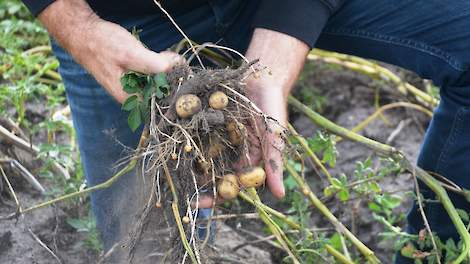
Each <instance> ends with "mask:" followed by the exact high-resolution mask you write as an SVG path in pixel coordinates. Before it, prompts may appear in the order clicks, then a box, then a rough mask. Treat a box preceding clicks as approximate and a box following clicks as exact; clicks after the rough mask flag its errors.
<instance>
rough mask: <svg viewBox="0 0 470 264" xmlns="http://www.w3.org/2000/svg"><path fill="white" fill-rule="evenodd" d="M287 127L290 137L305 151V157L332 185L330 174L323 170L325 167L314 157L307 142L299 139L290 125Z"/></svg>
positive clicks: (302, 138)
mask: <svg viewBox="0 0 470 264" xmlns="http://www.w3.org/2000/svg"><path fill="white" fill-rule="evenodd" d="M287 127H288V129H289V130H290V131H291V133H292V135H293V136H294V138H295V139H296V140H297V141H299V143H300V145H301V146H302V148H303V149H304V150H305V153H306V154H307V156H308V157H309V158H310V159H311V160H312V161H313V163H314V164H315V165H316V166H318V167H319V168H320V170H321V171H322V172H323V173H324V174H325V176H326V178H327V179H328V182H330V184H333V181H332V178H333V177H332V176H331V174H330V172H328V170H327V169H326V168H325V166H323V164H322V162H321V161H320V159H319V158H318V157H317V155H315V153H314V152H313V151H312V149H311V148H310V147H309V146H308V143H307V140H305V138H304V137H301V136H299V134H298V133H297V131H295V128H294V127H293V126H292V125H291V124H287Z"/></svg>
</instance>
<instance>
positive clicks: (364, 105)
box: [0, 63, 428, 264]
mask: <svg viewBox="0 0 470 264" xmlns="http://www.w3.org/2000/svg"><path fill="white" fill-rule="evenodd" d="M393 70H396V69H393ZM412 77H413V78H414V76H412ZM304 79H305V81H304V85H308V86H309V87H314V89H315V90H316V91H317V92H318V94H321V95H323V96H325V97H326V99H327V100H326V104H325V106H324V109H323V110H324V111H323V114H324V115H325V116H326V117H328V118H330V119H331V120H333V121H335V122H337V123H338V124H340V125H343V126H345V127H348V128H351V127H353V126H354V125H356V124H357V123H359V122H360V121H362V120H363V119H364V118H365V117H367V116H368V115H370V114H371V113H373V112H374V111H375V107H374V89H371V87H377V85H378V84H377V83H374V82H373V81H371V80H370V79H369V78H367V77H364V76H361V75H358V74H356V73H353V72H350V71H345V70H338V69H337V68H331V67H327V66H325V65H324V64H321V63H317V64H316V66H315V67H314V69H313V70H312V69H311V67H310V68H309V69H308V71H307V72H306V73H304ZM380 87H381V88H382V89H384V91H385V92H384V93H383V95H382V97H381V103H382V104H383V103H386V102H389V101H391V99H392V97H394V98H393V99H396V98H395V97H396V96H397V93H396V92H394V87H387V86H384V84H380ZM299 88H300V87H299ZM387 91H392V92H387ZM384 115H385V117H386V118H387V120H388V121H389V124H388V125H387V124H385V123H384V122H383V121H382V120H380V119H378V120H376V121H374V122H372V123H371V124H370V125H369V126H368V127H367V128H366V129H365V130H364V131H363V132H362V134H363V135H366V136H368V137H371V138H373V139H377V140H379V141H382V142H385V141H387V139H390V138H389V137H390V135H391V134H392V133H393V132H394V131H395V130H396V129H397V127H398V126H399V124H400V122H404V125H403V128H402V129H401V130H400V131H398V133H397V136H396V137H395V138H394V139H392V140H391V142H389V143H390V144H392V145H394V146H396V147H397V148H398V149H401V150H402V151H404V152H405V153H406V154H407V155H408V156H409V157H410V158H411V159H412V161H415V160H416V157H417V153H418V151H419V146H420V142H421V139H422V137H423V131H424V130H425V127H426V125H427V122H428V120H427V119H426V118H425V117H424V116H423V115H422V114H419V113H418V114H416V112H408V111H404V110H392V111H389V112H387V113H386V114H384ZM291 121H292V122H293V123H294V125H295V127H296V128H297V129H298V131H299V132H300V133H301V134H304V135H313V133H314V131H315V130H316V127H315V126H314V125H312V124H311V122H310V121H308V120H307V119H306V118H305V117H299V116H297V115H296V114H295V113H293V114H292V115H291ZM337 148H338V151H339V153H340V156H339V158H338V163H337V165H336V167H335V169H333V170H332V174H333V175H338V174H339V173H340V172H344V173H352V171H353V170H354V166H355V162H356V161H359V160H364V159H365V158H367V157H368V156H369V155H371V154H372V153H371V151H369V150H367V149H366V148H364V147H361V146H359V145H357V144H355V143H351V142H348V141H342V142H341V143H339V144H338V145H337ZM9 176H10V178H15V177H16V176H14V175H13V174H9ZM310 181H311V182H312V183H317V182H318V178H315V177H312V178H311V180H310ZM13 185H14V188H15V190H16V191H17V195H18V196H19V197H20V200H21V202H22V203H23V204H24V205H31V204H34V203H37V202H39V201H41V200H44V197H43V196H41V195H40V194H39V193H37V192H36V191H34V190H33V189H32V188H31V187H30V185H29V184H28V183H27V182H25V181H23V180H21V179H17V177H16V178H15V180H14V181H13ZM381 185H382V186H384V187H385V188H386V189H387V190H389V191H398V190H400V192H398V193H397V194H398V195H402V196H403V197H404V198H406V199H405V200H406V202H405V203H404V204H403V207H402V208H400V209H399V210H397V213H404V212H406V210H407V207H408V206H409V205H410V199H409V198H408V196H406V195H405V192H406V191H407V190H411V189H412V186H413V185H412V180H411V178H410V176H409V175H407V174H404V175H400V176H398V177H396V178H387V179H384V180H383V182H381ZM46 187H50V186H48V185H46ZM266 193H267V192H266ZM0 197H1V198H2V200H3V202H1V201H0V216H4V215H7V214H9V213H11V212H12V210H14V203H13V201H12V199H11V198H10V197H8V195H6V192H5V191H4V192H3V193H2V194H1V196H0ZM264 199H265V200H270V201H271V202H270V203H271V204H272V205H274V206H275V207H278V208H281V207H282V205H281V204H280V203H279V202H277V201H275V200H274V199H273V198H272V197H270V196H269V194H265V195H264ZM333 205H334V207H333V208H334V211H333V212H334V213H335V214H336V213H337V215H338V214H339V215H338V216H339V217H340V218H341V219H342V220H343V221H345V224H346V225H348V226H349V224H348V223H350V222H351V220H352V219H354V222H355V230H353V231H355V232H356V233H357V234H358V236H359V238H360V239H361V240H363V241H364V242H365V243H366V244H367V245H368V246H370V247H371V248H372V249H373V250H377V253H378V255H379V257H380V259H382V260H383V261H384V263H390V259H391V256H392V254H393V251H392V250H391V245H390V244H387V243H383V242H380V239H379V238H378V237H377V235H376V234H378V233H379V232H380V231H382V230H383V228H382V226H381V225H379V224H377V223H376V222H373V221H372V220H371V218H370V217H369V215H368V214H362V213H360V212H361V211H364V210H366V205H365V204H359V205H358V207H357V208H358V211H359V213H358V212H356V213H354V214H351V212H348V210H344V208H342V207H341V205H340V204H339V205H338V204H333ZM341 209H343V210H341ZM79 210H80V208H73V209H69V208H65V207H63V206H62V205H60V206H59V208H57V209H53V208H47V209H42V210H39V211H36V212H33V213H32V214H29V215H26V216H25V218H24V220H23V219H18V220H16V219H12V220H1V221H0V263H5V264H9V263H38V264H39V263H57V261H56V260H55V259H54V257H53V256H52V255H51V254H50V253H48V252H47V251H46V250H45V249H44V248H43V247H41V246H40V244H39V243H38V242H37V241H35V240H34V239H33V237H32V236H31V234H30V233H29V232H28V228H31V230H32V231H33V232H34V233H35V234H36V235H37V236H38V237H39V238H40V239H41V240H42V241H43V242H44V243H45V244H46V245H48V246H49V247H50V248H51V249H53V251H54V252H55V253H56V254H57V255H58V256H59V257H60V258H61V259H62V260H63V263H70V264H79V263H95V262H96V261H97V259H98V254H97V253H96V252H93V251H92V250H90V249H88V248H87V247H85V246H84V244H83V239H84V237H85V235H84V234H82V233H80V232H76V231H75V230H74V229H73V228H72V227H70V226H69V225H68V224H67V223H66V222H65V219H66V218H67V217H70V216H71V215H76V214H77V211H79ZM313 215H315V214H313ZM351 215H352V216H351ZM227 224H228V225H225V224H223V223H218V225H219V228H218V241H219V242H218V243H217V247H218V250H219V251H218V252H220V256H222V257H223V259H221V260H220V263H266V264H267V263H280V259H281V257H282V254H281V253H280V252H279V250H276V249H274V248H273V247H272V246H269V245H267V244H266V243H255V244H250V243H248V242H249V241H253V237H252V236H247V235H246V233H243V232H239V231H238V230H240V229H242V228H245V229H247V230H251V231H253V232H255V233H257V234H258V235H259V236H265V234H263V232H262V226H261V224H259V223H258V222H257V221H246V220H231V221H227ZM229 226H230V227H229ZM54 240H55V243H54ZM379 242H380V243H379ZM54 244H55V245H54ZM240 244H248V245H247V246H244V247H241V248H238V249H237V246H238V245H240ZM234 249H237V250H234ZM261 260H262V261H264V262H261Z"/></svg>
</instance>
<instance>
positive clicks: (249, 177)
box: [239, 167, 266, 188]
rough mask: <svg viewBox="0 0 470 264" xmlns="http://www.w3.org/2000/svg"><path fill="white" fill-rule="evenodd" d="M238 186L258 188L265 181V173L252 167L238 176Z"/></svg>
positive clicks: (258, 168)
mask: <svg viewBox="0 0 470 264" xmlns="http://www.w3.org/2000/svg"><path fill="white" fill-rule="evenodd" d="M239 180H240V184H241V185H242V186H243V187H245V188H250V187H260V186H261V185H263V184H264V181H265V180H266V173H265V172H264V170H263V168H261V167H253V168H251V169H248V170H246V171H244V172H243V173H241V174H240V175H239Z"/></svg>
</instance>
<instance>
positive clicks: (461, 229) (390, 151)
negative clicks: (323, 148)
mask: <svg viewBox="0 0 470 264" xmlns="http://www.w3.org/2000/svg"><path fill="white" fill-rule="evenodd" d="M289 103H290V104H291V105H292V106H294V107H295V108H297V109H298V110H300V111H301V112H302V113H304V114H305V115H307V117H309V118H310V119H311V120H312V121H313V122H314V123H316V124H317V125H319V126H321V127H323V128H325V129H326V130H328V131H330V132H332V133H334V134H337V135H339V136H342V137H344V138H347V139H350V140H352V141H356V142H358V143H361V144H363V145H365V146H367V147H369V148H371V149H373V150H375V151H377V152H378V153H381V154H384V155H386V156H389V157H391V158H393V159H394V160H396V161H398V162H400V163H401V164H402V165H403V167H404V168H405V169H406V170H408V171H409V172H411V173H414V174H415V175H416V176H417V177H418V178H419V179H420V180H421V181H423V182H424V184H426V185H427V186H428V187H429V188H430V189H431V190H432V191H433V192H434V193H435V194H436V196H437V198H438V199H439V201H440V202H441V203H442V205H443V206H444V209H445V210H446V211H447V214H448V215H449V217H450V219H451V220H452V223H453V224H454V226H455V228H456V229H457V232H458V233H459V235H460V238H461V239H462V241H463V243H464V246H463V249H462V252H461V254H460V255H459V257H458V258H457V260H455V261H454V262H453V264H458V263H461V262H462V261H463V260H464V259H468V258H469V257H470V233H469V232H468V231H467V229H466V227H465V225H464V224H463V222H462V219H461V218H460V216H459V214H458V213H457V210H456V208H455V206H454V205H453V204H452V202H451V200H450V198H449V196H448V195H447V192H446V190H445V189H444V188H443V187H442V186H441V184H440V183H439V181H437V180H436V179H435V178H434V177H432V176H431V175H429V173H427V172H426V171H424V170H422V169H420V168H418V167H416V166H414V165H412V164H411V163H410V162H409V160H408V159H407V158H406V157H405V156H404V155H403V154H402V153H401V152H399V151H398V150H396V149H395V148H393V147H391V146H389V145H386V144H383V143H380V142H377V141H375V140H372V139H369V138H366V137H364V136H361V135H359V134H356V133H354V132H352V131H350V130H348V129H346V128H344V127H341V126H338V125H337V124H335V123H333V122H331V121H330V120H328V119H326V118H324V117H323V116H321V115H320V114H318V113H316V112H315V111H313V110H311V109H310V108H308V107H307V106H305V105H304V104H302V103H301V102H300V101H298V100H297V99H295V98H294V97H292V96H289ZM294 172H295V171H294Z"/></svg>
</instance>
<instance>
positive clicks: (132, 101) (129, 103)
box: [121, 95, 139, 111]
mask: <svg viewBox="0 0 470 264" xmlns="http://www.w3.org/2000/svg"><path fill="white" fill-rule="evenodd" d="M138 104H139V97H138V96H137V95H132V96H129V97H128V98H127V99H126V101H125V102H124V104H122V107H121V109H122V110H125V111H131V110H132V109H134V108H135V107H136V106H137V105H138Z"/></svg>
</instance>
